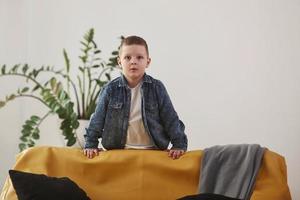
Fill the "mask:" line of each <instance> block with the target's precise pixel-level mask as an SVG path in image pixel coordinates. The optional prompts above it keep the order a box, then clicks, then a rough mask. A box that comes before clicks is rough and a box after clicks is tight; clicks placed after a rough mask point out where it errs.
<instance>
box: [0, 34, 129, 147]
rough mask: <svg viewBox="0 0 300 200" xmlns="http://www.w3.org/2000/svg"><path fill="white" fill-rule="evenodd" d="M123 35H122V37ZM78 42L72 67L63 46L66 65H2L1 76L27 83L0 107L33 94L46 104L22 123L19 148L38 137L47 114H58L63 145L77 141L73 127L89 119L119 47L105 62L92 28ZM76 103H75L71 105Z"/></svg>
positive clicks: (2, 101)
mask: <svg viewBox="0 0 300 200" xmlns="http://www.w3.org/2000/svg"><path fill="white" fill-rule="evenodd" d="M121 39H123V37H121ZM80 43H81V55H80V56H79V58H80V63H81V64H80V66H79V67H78V68H75V69H73V67H71V63H70V59H69V56H68V54H67V52H66V50H65V49H64V50H63V56H64V60H65V68H64V69H60V70H56V69H55V68H54V67H50V66H41V67H38V68H32V67H31V66H29V65H28V64H23V65H21V64H17V65H14V66H12V67H7V66H6V65H2V67H1V70H0V77H3V76H18V77H20V78H23V79H24V80H25V81H26V82H27V85H26V86H25V87H23V88H19V89H18V90H17V91H16V92H14V93H12V94H10V95H7V96H6V97H5V99H4V100H0V108H1V107H3V106H5V105H6V104H7V102H9V101H12V100H15V99H17V98H20V97H29V98H33V99H35V100H37V101H39V102H40V103H42V104H44V105H45V106H46V107H47V108H48V112H47V113H45V114H44V115H43V116H37V115H32V116H31V117H30V118H29V119H27V120H26V121H25V123H24V125H23V126H22V131H21V133H22V135H21V137H20V140H21V142H20V144H19V149H20V151H22V150H24V149H26V148H28V147H32V146H34V145H35V142H36V140H38V139H39V138H40V134H39V133H40V130H39V126H40V124H41V123H42V122H43V121H44V120H45V119H46V118H47V116H49V115H50V114H57V115H58V117H59V119H61V122H60V129H61V131H62V135H63V136H64V137H65V140H66V145H67V146H72V145H74V144H75V143H76V139H77V136H76V129H77V128H78V127H79V120H80V119H85V120H88V119H89V118H90V116H91V114H92V113H93V112H94V110H95V107H96V101H97V97H98V95H99V93H100V91H101V89H102V87H103V86H104V85H105V84H106V83H107V82H108V81H110V80H111V72H112V71H113V70H114V69H115V68H116V66H117V65H118V64H117V56H118V51H112V54H111V57H110V58H109V60H108V62H105V61H104V60H102V59H101V58H100V56H99V54H100V52H101V51H100V50H99V49H98V47H97V44H96V42H95V41H94V29H93V28H91V29H90V30H89V31H88V32H87V33H86V34H85V35H84V37H83V40H82V41H81V42H80ZM71 70H78V75H77V76H76V79H75V80H74V79H72V78H71V76H70V71H71ZM42 73H50V74H51V76H50V77H49V78H48V79H47V80H46V81H45V80H44V81H42V80H41V78H40V77H41V74H42ZM74 106H75V107H74Z"/></svg>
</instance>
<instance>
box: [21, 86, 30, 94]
mask: <svg viewBox="0 0 300 200" xmlns="http://www.w3.org/2000/svg"><path fill="white" fill-rule="evenodd" d="M28 90H29V88H28V87H24V88H23V89H22V90H21V93H25V92H27V91H28Z"/></svg>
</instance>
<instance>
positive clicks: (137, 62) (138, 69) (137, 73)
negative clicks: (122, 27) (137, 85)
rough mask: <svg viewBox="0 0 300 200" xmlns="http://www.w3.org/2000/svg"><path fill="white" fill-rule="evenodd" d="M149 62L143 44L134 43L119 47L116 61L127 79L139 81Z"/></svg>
mask: <svg viewBox="0 0 300 200" xmlns="http://www.w3.org/2000/svg"><path fill="white" fill-rule="evenodd" d="M150 62H151V59H150V58H149V57H148V55H147V51H146V48H145V47H144V46H142V45H135V44H134V45H124V46H122V47H121V51H120V55H119V58H118V63H119V65H120V66H121V68H122V72H123V74H124V76H125V77H126V79H127V81H129V82H136V81H140V80H141V78H142V77H143V76H144V73H145V70H146V68H147V67H148V66H149V64H150Z"/></svg>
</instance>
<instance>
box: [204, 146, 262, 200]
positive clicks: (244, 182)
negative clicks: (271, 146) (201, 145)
mask: <svg viewBox="0 0 300 200" xmlns="http://www.w3.org/2000/svg"><path fill="white" fill-rule="evenodd" d="M264 150H265V148H262V147H260V145H257V144H252V145H248V144H242V145H225V146H213V147H210V148H207V149H204V156H203V158H202V163H201V173H200V174H201V175H200V184H199V193H200V194H201V193H213V194H221V195H224V196H228V197H232V198H238V199H244V200H249V199H250V197H251V194H252V191H253V186H254V183H255V179H256V175H257V173H258V170H259V168H260V164H261V160H262V157H263V154H264Z"/></svg>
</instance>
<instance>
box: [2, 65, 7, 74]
mask: <svg viewBox="0 0 300 200" xmlns="http://www.w3.org/2000/svg"><path fill="white" fill-rule="evenodd" d="M5 68H6V65H2V68H1V73H2V74H5Z"/></svg>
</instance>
